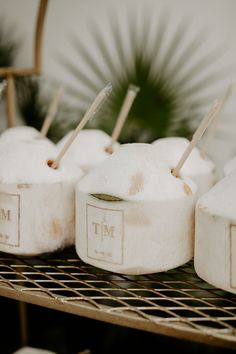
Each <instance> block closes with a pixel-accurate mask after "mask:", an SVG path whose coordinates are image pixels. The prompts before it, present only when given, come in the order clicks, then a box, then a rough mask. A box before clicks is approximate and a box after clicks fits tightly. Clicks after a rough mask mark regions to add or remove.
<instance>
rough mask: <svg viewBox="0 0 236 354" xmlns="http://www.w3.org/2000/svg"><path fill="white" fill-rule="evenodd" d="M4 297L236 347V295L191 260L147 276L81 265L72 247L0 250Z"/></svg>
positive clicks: (182, 337)
mask: <svg viewBox="0 0 236 354" xmlns="http://www.w3.org/2000/svg"><path fill="white" fill-rule="evenodd" d="M0 295H2V296H5V297H9V298H12V299H16V300H19V301H24V302H28V303H32V304H36V305H41V306H45V307H48V308H52V309H57V310H60V311H64V312H68V313H73V314H77V315H80V316H84V317H88V318H92V319H97V320H100V321H105V322H109V323H114V324H118V325H122V326H126V327H131V328H137V329H141V330H144V331H149V332H153V333H158V334H162V335H167V336H172V337H176V338H181V339H186V340H192V341H195V342H202V343H208V344H212V345H215V346H221V347H227V348H236V330H235V329H236V295H234V294H231V293H228V292H225V291H222V290H220V289H217V288H215V287H213V286H211V285H209V284H207V283H205V282H204V281H203V280H201V279H200V278H198V276H197V275H196V273H195V271H194V269H193V264H192V262H190V263H188V264H186V265H183V266H182V267H179V268H176V269H174V270H171V271H168V272H163V273H156V274H150V275H145V276H144V275H143V276H128V275H120V274H114V273H110V272H107V271H104V270H101V269H98V268H94V267H92V266H90V265H88V264H85V263H83V262H82V261H81V260H80V259H79V258H78V257H77V255H76V253H75V251H74V249H69V250H65V251H64V252H61V253H58V254H54V255H52V254H51V255H44V256H41V257H34V258H30V257H25V258H24V257H16V256H11V255H7V254H3V253H0Z"/></svg>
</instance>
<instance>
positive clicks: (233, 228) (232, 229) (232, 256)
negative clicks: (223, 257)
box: [230, 225, 236, 288]
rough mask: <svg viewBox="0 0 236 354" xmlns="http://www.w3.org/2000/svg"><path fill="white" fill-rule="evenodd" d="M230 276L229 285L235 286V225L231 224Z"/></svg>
mask: <svg viewBox="0 0 236 354" xmlns="http://www.w3.org/2000/svg"><path fill="white" fill-rule="evenodd" d="M230 241H231V242H230V244H231V247H230V248H231V249H230V253H231V254H230V263H231V264H230V278H231V287H232V288H236V225H231V240H230Z"/></svg>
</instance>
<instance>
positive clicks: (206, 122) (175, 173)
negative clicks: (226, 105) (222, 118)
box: [172, 101, 221, 177]
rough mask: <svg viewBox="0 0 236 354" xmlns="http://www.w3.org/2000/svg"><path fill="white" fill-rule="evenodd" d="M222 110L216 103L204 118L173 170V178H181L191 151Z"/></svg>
mask: <svg viewBox="0 0 236 354" xmlns="http://www.w3.org/2000/svg"><path fill="white" fill-rule="evenodd" d="M220 108H221V104H220V103H219V102H218V101H217V102H216V103H214V105H213V106H212V108H211V109H210V110H209V111H208V112H207V114H206V115H205V116H204V118H203V119H202V121H201V123H200V125H199V127H198V128H197V130H196V131H195V133H194V135H193V137H192V140H191V141H190V142H189V145H188V146H187V148H186V149H185V151H184V153H183V155H182V157H181V158H180V160H179V162H178V164H177V165H176V167H175V168H174V169H173V171H172V174H173V176H175V177H179V173H180V170H181V168H182V167H183V164H184V163H185V161H186V160H187V158H188V157H189V155H190V153H191V151H192V150H193V148H194V147H195V145H196V144H197V142H198V141H199V140H200V139H201V137H202V135H203V134H204V132H205V130H206V128H207V127H208V125H209V124H210V123H211V121H212V120H213V119H214V117H215V116H216V114H217V113H218V112H219V110H220Z"/></svg>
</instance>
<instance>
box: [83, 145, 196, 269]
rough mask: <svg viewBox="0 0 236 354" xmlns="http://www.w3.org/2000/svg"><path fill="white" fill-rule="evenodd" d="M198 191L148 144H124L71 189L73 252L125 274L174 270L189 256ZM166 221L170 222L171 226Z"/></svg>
mask: <svg viewBox="0 0 236 354" xmlns="http://www.w3.org/2000/svg"><path fill="white" fill-rule="evenodd" d="M196 190H197V187H196V185H195V184H194V182H192V181H191V180H190V179H187V178H176V177H174V176H173V175H172V173H171V166H170V165H169V164H168V163H162V162H159V161H158V159H157V153H156V149H155V148H154V147H153V146H151V145H149V144H125V145H123V146H121V147H120V149H119V150H118V151H117V152H115V153H114V154H112V155H111V156H110V157H109V159H107V160H106V161H104V162H103V163H101V164H100V165H99V166H98V167H96V168H95V169H94V170H92V171H91V172H90V173H88V174H87V175H86V176H85V177H84V178H83V179H82V180H81V181H80V183H78V185H77V189H76V210H77V211H76V250H77V253H78V255H79V257H80V258H81V259H82V260H83V261H85V262H86V263H89V264H92V265H94V266H96V267H100V268H102V269H106V270H110V271H113V272H117V273H125V274H146V273H153V272H160V271H165V270H168V269H171V268H175V267H177V266H179V265H181V264H183V263H185V262H187V261H189V260H190V259H191V258H192V256H193V221H194V217H193V214H194V205H195V199H196ZM170 220H171V222H170Z"/></svg>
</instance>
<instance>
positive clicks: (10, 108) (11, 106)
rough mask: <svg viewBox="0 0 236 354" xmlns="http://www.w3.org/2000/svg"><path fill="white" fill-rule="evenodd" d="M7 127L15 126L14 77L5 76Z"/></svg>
mask: <svg viewBox="0 0 236 354" xmlns="http://www.w3.org/2000/svg"><path fill="white" fill-rule="evenodd" d="M6 97H7V126H8V128H10V127H13V126H14V125H15V81H14V76H12V75H9V76H7V87H6Z"/></svg>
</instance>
